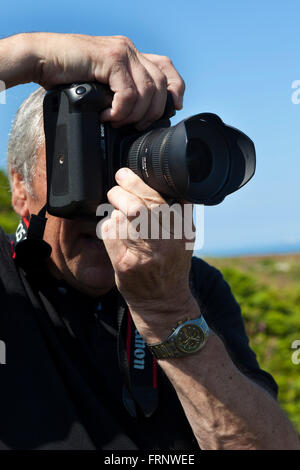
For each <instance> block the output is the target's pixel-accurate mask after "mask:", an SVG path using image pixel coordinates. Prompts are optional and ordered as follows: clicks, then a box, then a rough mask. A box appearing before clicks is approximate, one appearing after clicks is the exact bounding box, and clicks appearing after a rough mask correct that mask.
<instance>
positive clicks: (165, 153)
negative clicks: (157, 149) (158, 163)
mask: <svg viewBox="0 0 300 470" xmlns="http://www.w3.org/2000/svg"><path fill="white" fill-rule="evenodd" d="M174 131H175V126H174V127H171V128H170V130H169V132H168V134H167V136H166V140H165V142H164V148H162V149H161V155H162V157H163V165H162V167H163V177H164V179H165V180H166V182H167V183H168V185H169V186H171V188H173V189H175V190H176V186H175V183H174V180H173V178H172V175H171V172H170V168H169V146H170V140H171V138H172V135H173V134H174Z"/></svg>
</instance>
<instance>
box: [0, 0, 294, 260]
mask: <svg viewBox="0 0 300 470" xmlns="http://www.w3.org/2000/svg"><path fill="white" fill-rule="evenodd" d="M299 17H300V2H299V1H289V0H286V1H285V2H282V1H281V2H279V1H276V0H273V1H269V0H260V1H257V0H251V1H248V0H244V1H243V2H241V1H234V0H226V1H224V0H215V1H211V2H207V1H202V0H186V1H185V2H183V1H179V0H164V1H158V0H152V1H151V2H144V1H142V0H140V1H135V0H127V1H121V0H116V1H113V0H110V1H109V2H108V1H106V2H103V1H100V0H98V1H96V0H85V1H84V2H82V3H81V2H74V1H69V0H60V1H58V0H52V1H51V2H38V1H32V0H31V1H26V0H14V1H12V2H5V3H4V2H2V5H1V17H0V31H1V35H0V37H5V36H7V35H12V34H16V33H19V32H29V31H30V32H32V31H48V32H61V33H63V32H64V33H81V34H90V35H100V36H111V35H125V36H128V37H129V38H130V39H131V40H132V41H133V42H134V44H135V45H136V47H137V48H138V49H139V50H140V51H141V52H148V53H154V54H162V55H167V56H169V57H170V58H171V59H172V61H173V63H174V64H175V66H176V67H177V69H178V70H179V72H180V73H181V75H182V76H183V78H184V80H185V83H186V93H185V99H184V107H183V109H182V110H181V111H180V112H178V113H177V115H176V116H175V118H173V124H175V123H177V122H179V121H180V120H182V119H184V118H186V117H188V116H191V115H193V114H197V113H200V112H213V113H216V114H218V115H219V116H220V117H221V118H222V120H223V121H224V122H225V123H227V124H230V125H232V126H234V127H237V128H238V129H241V130H242V131H243V132H245V133H246V134H247V135H249V137H250V138H251V139H252V140H253V141H254V143H255V147H256V156H257V169H256V174H255V176H254V178H253V179H252V180H251V181H250V182H249V183H248V184H247V185H246V186H245V187H244V188H242V189H241V190H240V191H238V192H236V193H234V194H232V195H230V196H228V197H227V198H226V200H225V201H224V202H223V203H222V204H220V205H218V206H214V207H205V209H204V246H203V249H202V253H203V254H211V255H222V254H228V255H230V254H248V253H249V254H253V253H258V252H259V253H270V252H275V251H276V252H284V251H295V250H298V251H299V250H300V217H299V215H300V210H299V199H300V141H299V136H300V103H299V104H296V103H297V101H300V100H298V96H299V98H300V48H299V39H300V32H299V31H300V29H299ZM296 80H299V95H297V89H293V88H292V84H293V82H295V81H296ZM35 88H36V85H34V84H26V85H19V86H18V87H15V88H12V89H10V90H8V91H7V92H6V104H1V100H0V167H5V161H6V147H7V141H8V134H9V129H10V125H11V121H12V119H13V117H14V115H15V112H16V111H17V108H18V106H19V105H20V104H21V102H22V101H23V100H24V99H25V98H26V96H27V95H28V94H29V93H30V92H31V91H33V90H34V89H35ZM293 93H294V98H293ZM293 101H294V102H293ZM197 228H198V229H202V227H197Z"/></svg>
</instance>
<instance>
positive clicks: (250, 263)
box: [208, 255, 300, 436]
mask: <svg viewBox="0 0 300 470" xmlns="http://www.w3.org/2000/svg"><path fill="white" fill-rule="evenodd" d="M208 261H209V262H210V263H211V264H214V265H215V266H217V267H218V268H219V269H220V270H221V271H222V273H223V275H224V278H225V279H226V281H227V282H228V283H229V285H230V286H231V289H232V291H233V294H234V296H235V298H236V299H237V301H238V302H239V304H240V306H241V309H242V313H243V318H244V321H245V326H246V330H247V333H248V336H249V339H250V345H251V347H252V349H253V350H254V351H255V353H256V355H257V358H258V361H259V363H260V366H261V368H262V369H264V370H266V371H268V372H270V373H271V374H272V375H273V377H274V378H275V380H276V382H277V384H278V385H279V402H280V404H281V406H282V408H283V409H284V410H285V411H286V413H287V414H288V416H289V418H290V420H291V421H292V422H293V424H294V427H295V429H296V430H297V432H298V435H299V436H300V364H299V365H296V364H293V362H292V353H293V352H294V350H293V349H291V345H292V343H293V341H295V340H297V339H298V340H300V283H299V272H300V255H293V256H282V257H280V256H277V257H264V258H263V259H261V258H252V259H251V258H248V259H242V258H236V259H232V260H231V259H210V260H208ZM283 268H284V272H283V271H282V269H283Z"/></svg>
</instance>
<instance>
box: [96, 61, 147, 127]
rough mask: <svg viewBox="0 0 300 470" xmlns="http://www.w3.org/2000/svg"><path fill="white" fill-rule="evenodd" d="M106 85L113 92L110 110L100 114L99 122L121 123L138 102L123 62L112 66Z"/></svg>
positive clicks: (136, 93)
mask: <svg viewBox="0 0 300 470" xmlns="http://www.w3.org/2000/svg"><path fill="white" fill-rule="evenodd" d="M108 84H109V86H110V89H111V90H112V91H113V92H114V97H113V101H112V105H111V108H108V109H106V110H105V111H103V112H102V113H101V114H100V120H101V121H102V122H105V121H110V122H121V121H123V120H124V119H126V118H127V117H128V116H129V115H130V113H131V111H132V109H133V108H134V106H135V105H136V102H137V100H138V92H137V89H136V86H135V83H134V81H133V79H132V77H131V74H130V72H129V70H128V67H127V64H126V63H125V62H119V63H116V64H114V65H113V66H112V69H111V73H110V76H109V82H108Z"/></svg>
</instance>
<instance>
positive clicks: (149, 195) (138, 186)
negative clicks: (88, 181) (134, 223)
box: [115, 168, 166, 209]
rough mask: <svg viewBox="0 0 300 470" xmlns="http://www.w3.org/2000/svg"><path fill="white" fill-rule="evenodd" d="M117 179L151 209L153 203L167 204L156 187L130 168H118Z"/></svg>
mask: <svg viewBox="0 0 300 470" xmlns="http://www.w3.org/2000/svg"><path fill="white" fill-rule="evenodd" d="M115 179H116V181H117V183H118V184H119V185H120V186H121V187H122V188H123V189H125V190H126V191H128V192H129V193H131V194H134V195H135V196H137V197H139V198H140V199H141V200H142V202H143V203H144V204H145V206H147V207H148V208H149V209H151V205H153V204H166V201H165V200H164V199H163V197H162V196H161V195H160V194H159V193H158V192H157V191H155V189H152V188H150V186H148V185H147V184H146V183H144V181H143V180H142V179H141V178H140V177H139V176H137V175H136V174H135V173H134V172H133V171H132V170H130V169H129V168H121V169H120V170H118V171H117V173H116V175H115Z"/></svg>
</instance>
